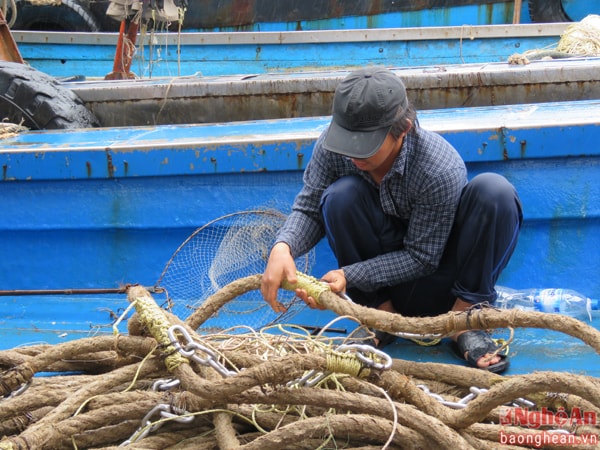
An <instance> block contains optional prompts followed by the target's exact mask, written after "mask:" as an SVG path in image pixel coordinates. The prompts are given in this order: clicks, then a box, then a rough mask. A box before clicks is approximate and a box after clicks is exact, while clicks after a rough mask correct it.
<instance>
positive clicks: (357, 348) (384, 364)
mask: <svg viewBox="0 0 600 450" xmlns="http://www.w3.org/2000/svg"><path fill="white" fill-rule="evenodd" d="M335 351H336V352H337V353H341V354H347V353H353V354H354V356H355V357H356V359H358V360H359V361H360V362H361V363H362V367H363V368H372V369H376V370H387V369H389V368H390V367H392V358H391V357H390V356H389V355H388V354H387V353H385V352H382V351H381V350H378V349H376V348H375V347H372V346H370V345H362V344H342V345H339V346H338V347H336V349H335ZM331 373H332V372H330V371H319V370H316V369H314V370H309V371H308V372H307V373H306V374H305V375H304V376H302V377H301V378H298V379H296V380H293V381H290V382H289V383H288V384H287V386H288V387H291V386H299V387H313V386H316V385H317V384H318V383H319V382H320V381H321V380H323V379H324V378H326V377H328V376H329V375H330V374H331Z"/></svg>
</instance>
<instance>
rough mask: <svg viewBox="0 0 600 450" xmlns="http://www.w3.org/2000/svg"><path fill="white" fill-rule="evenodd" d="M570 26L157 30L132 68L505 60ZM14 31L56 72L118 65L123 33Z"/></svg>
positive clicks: (171, 71)
mask: <svg viewBox="0 0 600 450" xmlns="http://www.w3.org/2000/svg"><path fill="white" fill-rule="evenodd" d="M568 25H569V23H551V24H523V25H464V26H440V27H426V28H375V29H373V28H371V29H369V28H365V29H349V30H336V29H332V30H318V31H260V32H237V33H221V32H187V33H182V34H180V35H178V34H176V33H156V34H153V35H151V36H140V38H139V39H138V41H137V47H138V48H137V51H136V54H135V57H134V59H133V61H132V64H131V73H132V74H135V75H136V76H137V77H140V78H157V77H174V76H222V75H232V74H246V75H256V74H264V73H270V72H279V73H282V72H299V71H303V72H311V71H327V70H336V69H340V68H352V67H362V66H365V65H370V64H382V65H387V66H398V67H416V66H436V65H447V64H465V63H490V62H505V61H506V60H507V59H508V57H509V56H511V55H513V54H515V53H523V52H525V51H527V50H536V49H542V48H547V47H551V46H555V45H556V44H557V43H558V41H559V39H560V35H561V33H562V32H563V31H564V30H565V28H566V27H567V26H568ZM13 35H14V38H15V41H16V42H17V44H18V46H19V50H20V52H21V55H22V56H23V59H24V60H25V61H26V62H27V63H28V64H30V65H31V66H32V67H34V68H36V69H38V70H40V71H42V72H45V73H47V74H49V75H52V76H55V77H73V76H81V77H85V78H104V77H105V76H106V75H107V74H109V73H110V72H112V70H113V63H114V59H115V52H116V47H117V41H118V33H66V32H35V31H15V32H13Z"/></svg>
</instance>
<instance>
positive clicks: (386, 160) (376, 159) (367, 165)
mask: <svg viewBox="0 0 600 450" xmlns="http://www.w3.org/2000/svg"><path fill="white" fill-rule="evenodd" d="M403 137H404V135H402V136H400V137H399V138H398V139H395V138H394V137H393V136H392V135H391V134H389V133H388V135H387V137H386V138H385V141H383V144H381V147H379V150H377V152H376V153H375V154H374V155H373V156H370V157H369V158H352V163H353V164H354V165H355V166H356V167H357V168H358V169H360V170H364V171H365V172H371V171H374V170H377V169H380V168H383V167H385V166H386V165H389V166H390V167H391V162H393V160H394V158H396V156H397V155H398V152H399V151H400V147H401V146H402V139H403ZM386 169H389V167H387V168H386Z"/></svg>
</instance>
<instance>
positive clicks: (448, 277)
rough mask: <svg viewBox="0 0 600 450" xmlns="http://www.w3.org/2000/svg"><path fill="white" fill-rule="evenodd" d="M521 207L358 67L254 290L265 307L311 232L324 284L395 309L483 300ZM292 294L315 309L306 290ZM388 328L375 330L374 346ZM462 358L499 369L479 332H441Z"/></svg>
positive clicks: (378, 73)
mask: <svg viewBox="0 0 600 450" xmlns="http://www.w3.org/2000/svg"><path fill="white" fill-rule="evenodd" d="M522 217H523V216H522V210H521V204H520V201H519V198H518V195H517V193H516V191H515V189H514V187H513V186H512V185H511V184H510V183H509V182H508V181H507V180H506V179H505V178H504V177H503V176H501V175H498V174H495V173H482V174H479V175H477V176H475V177H473V178H472V179H470V180H469V179H468V177H467V170H466V167H465V164H464V161H463V160H462V158H461V157H460V155H459V154H458V152H457V151H456V150H455V149H454V148H453V147H452V145H451V144H450V143H448V142H447V141H446V140H444V138H442V137H441V136H440V135H439V134H437V133H434V132H431V131H428V130H425V129H423V128H421V126H420V125H419V121H418V120H417V113H416V111H415V108H414V106H413V105H412V104H411V102H410V101H409V100H408V98H407V95H406V89H405V86H404V84H403V82H402V80H401V79H400V78H399V77H398V76H396V75H395V74H394V73H393V72H392V71H390V70H388V69H385V68H382V67H370V68H366V69H361V70H358V71H355V72H352V73H350V74H349V75H348V76H347V77H346V78H344V79H343V80H342V81H341V82H340V84H339V85H338V87H337V88H336V90H335V94H334V99H333V109H332V120H331V123H330V124H329V126H328V128H327V129H326V130H324V131H323V133H322V134H321V135H320V137H319V138H318V139H317V142H316V144H315V147H314V150H313V155H312V158H311V159H310V161H309V163H308V165H307V167H306V170H305V172H304V180H303V187H302V189H301V191H300V192H299V193H298V195H297V196H296V199H295V201H294V205H293V209H292V212H291V214H290V215H289V217H288V218H287V220H286V222H285V223H284V225H283V227H282V228H281V230H279V232H278V234H277V237H276V240H275V244H274V245H273V247H272V249H271V251H270V255H269V259H268V263H267V267H266V269H265V271H264V274H263V277H262V285H261V293H262V295H263V297H264V299H265V300H266V301H267V302H268V303H269V305H270V306H271V307H272V308H273V310H274V311H276V312H283V311H284V310H285V307H284V306H283V305H282V304H281V303H280V302H279V301H278V300H277V290H278V289H279V287H280V286H281V284H282V281H284V280H287V281H288V282H289V283H291V284H295V283H296V282H297V277H296V266H295V264H294V258H297V257H299V256H301V255H303V254H305V253H306V252H307V251H309V250H310V249H311V248H313V247H314V246H315V245H316V244H317V243H318V242H319V241H320V240H321V239H322V238H323V237H327V240H328V242H329V245H330V247H331V249H332V251H333V253H334V255H335V257H336V259H337V263H338V267H339V268H337V269H333V270H331V271H329V272H327V273H326V274H325V275H323V277H322V280H323V281H325V282H327V283H328V284H329V286H330V288H331V290H332V291H333V292H336V293H345V294H346V295H348V296H349V297H350V298H351V299H352V300H353V301H354V302H355V303H358V304H361V305H364V306H368V307H373V308H377V309H380V310H383V311H388V312H394V313H399V314H402V315H404V316H413V317H417V316H420V317H424V316H435V315H439V314H443V313H446V312H448V311H465V310H467V309H468V308H471V307H473V306H474V305H478V304H481V303H484V302H488V303H490V304H493V303H494V301H495V300H496V291H495V289H494V287H495V284H496V281H497V280H498V277H499V276H500V274H501V272H502V270H503V269H504V268H505V267H506V265H507V263H508V262H509V259H510V257H511V255H512V253H513V251H514V249H515V246H516V243H517V238H518V235H519V230H520V228H521V223H522ZM296 295H298V297H300V298H301V299H302V300H303V301H304V302H305V303H306V304H307V305H308V306H310V307H311V308H319V305H317V303H316V302H315V299H313V298H312V297H310V296H308V294H307V292H306V290H303V289H297V290H296ZM394 339H395V336H392V335H389V334H387V333H383V332H380V331H376V332H375V337H374V338H373V339H372V344H373V345H375V346H377V347H379V348H382V347H383V346H385V345H387V344H389V343H390V342H392V341H393V340H394ZM452 339H453V340H454V342H455V344H456V347H457V349H458V351H459V353H460V355H461V356H462V357H464V358H465V360H466V361H467V362H468V363H470V365H472V366H473V367H478V368H482V369H486V370H489V371H494V372H502V371H504V370H506V368H507V367H508V360H507V357H506V354H502V352H500V353H499V354H497V355H493V354H492V353H493V352H494V351H496V350H497V349H498V344H497V343H496V341H494V340H493V339H492V338H491V336H490V335H489V334H488V333H487V332H486V331H483V330H467V331H463V332H457V333H456V334H455V335H454V336H452Z"/></svg>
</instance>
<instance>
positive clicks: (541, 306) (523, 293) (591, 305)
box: [496, 286, 599, 320]
mask: <svg viewBox="0 0 600 450" xmlns="http://www.w3.org/2000/svg"><path fill="white" fill-rule="evenodd" d="M496 292H497V293H498V298H497V299H496V306H497V307H499V308H505V309H510V308H514V309H522V310H525V311H541V312H548V313H557V314H565V315H567V316H571V317H575V318H577V319H582V320H583V319H589V320H592V310H596V311H597V310H598V309H599V305H598V300H593V299H591V298H589V297H586V296H585V295H583V294H581V293H579V292H577V291H574V290H573V289H556V288H549V289H537V288H531V289H521V290H517V289H512V288H509V287H505V286H496Z"/></svg>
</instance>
